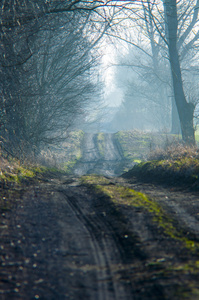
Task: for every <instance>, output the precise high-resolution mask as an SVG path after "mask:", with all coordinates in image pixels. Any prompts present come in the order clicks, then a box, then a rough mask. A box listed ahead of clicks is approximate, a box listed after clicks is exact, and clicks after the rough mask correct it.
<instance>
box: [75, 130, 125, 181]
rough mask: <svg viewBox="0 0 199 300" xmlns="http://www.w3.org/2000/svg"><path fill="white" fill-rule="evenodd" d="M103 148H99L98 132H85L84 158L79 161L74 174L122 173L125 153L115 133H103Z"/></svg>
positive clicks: (110, 174) (111, 174)
mask: <svg viewBox="0 0 199 300" xmlns="http://www.w3.org/2000/svg"><path fill="white" fill-rule="evenodd" d="M103 138H104V140H103V143H102V144H103V146H102V148H103V149H102V150H101V151H100V149H99V144H98V134H93V133H85V134H84V139H83V143H82V158H81V159H80V160H79V161H78V163H77V165H76V167H75V170H74V174H75V175H78V176H82V175H85V174H94V173H95V174H100V175H106V176H116V175H119V174H120V173H122V171H123V164H122V162H123V161H124V157H123V153H122V151H121V149H120V147H119V145H118V144H117V142H116V140H115V138H114V134H112V133H104V134H103Z"/></svg>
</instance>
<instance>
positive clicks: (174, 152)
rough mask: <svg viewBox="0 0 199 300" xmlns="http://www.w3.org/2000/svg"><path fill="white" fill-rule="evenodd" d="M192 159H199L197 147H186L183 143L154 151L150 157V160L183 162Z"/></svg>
mask: <svg viewBox="0 0 199 300" xmlns="http://www.w3.org/2000/svg"><path fill="white" fill-rule="evenodd" d="M185 158H190V159H194V160H197V159H199V149H198V148H197V147H189V146H185V145H183V144H182V143H176V144H171V145H169V146H167V147H165V148H164V149H163V148H159V147H157V148H156V149H155V150H154V151H151V152H150V154H149V155H148V160H158V161H160V160H171V161H176V160H181V159H185Z"/></svg>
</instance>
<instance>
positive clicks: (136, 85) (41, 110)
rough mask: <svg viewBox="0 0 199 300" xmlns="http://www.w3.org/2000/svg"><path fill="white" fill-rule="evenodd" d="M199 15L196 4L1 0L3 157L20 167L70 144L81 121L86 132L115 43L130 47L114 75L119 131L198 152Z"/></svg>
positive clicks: (119, 58) (115, 122)
mask: <svg viewBox="0 0 199 300" xmlns="http://www.w3.org/2000/svg"><path fill="white" fill-rule="evenodd" d="M198 6H199V3H198V1H146V0H143V1H44V0H38V1H37V0H35V1H28V0H18V1H14V0H13V1H11V0H10V1H6V0H5V1H3V2H2V5H1V11H0V16H1V48H0V62H1V66H0V72H1V82H0V87H1V107H0V112H1V113H0V124H1V127H0V130H1V146H2V148H3V149H4V150H5V151H7V152H8V153H10V154H11V155H13V156H16V157H18V158H20V156H21V155H22V153H23V154H24V155H26V154H27V153H29V154H30V153H32V154H33V155H34V156H37V155H38V154H39V153H40V152H41V149H43V148H44V147H46V146H49V145H52V144H54V143H59V142H60V141H61V140H63V139H64V138H66V137H67V133H68V130H70V128H72V126H74V124H75V122H78V123H79V127H80V129H81V122H82V124H83V123H84V121H85V119H86V115H87V114H88V112H89V111H91V110H95V109H96V107H98V110H100V105H101V110H102V114H103V104H100V102H101V99H102V98H103V90H104V88H103V86H104V78H103V70H102V69H100V68H101V67H100V65H101V58H102V57H103V55H104V53H105V52H106V50H104V48H106V45H109V44H111V45H113V46H114V45H115V47H116V48H117V49H119V48H120V45H121V48H124V47H125V52H124V51H123V53H122V51H121V52H118V53H119V54H117V58H116V64H115V66H112V67H115V69H116V71H115V73H116V75H115V77H116V82H115V84H116V85H118V86H122V89H123V92H124V97H123V99H122V105H121V107H120V108H119V110H118V112H117V113H116V114H115V117H114V120H113V121H112V123H113V124H112V125H111V126H112V127H113V130H115V131H117V130H118V129H121V128H122V123H123V122H126V123H129V124H131V125H129V126H127V129H141V130H142V129H143V130H150V129H151V128H159V130H167V132H170V133H175V134H182V140H183V141H184V142H185V144H188V145H194V144H195V136H194V133H195V130H196V128H197V116H198V108H197V104H198V35H199V32H198ZM155 118H156V119H158V118H159V121H158V120H157V121H156V122H154V119H155ZM124 120H126V121H124ZM142 120H143V121H142ZM136 122H138V124H137V123H136ZM140 122H141V123H142V124H139V123H140ZM158 122H159V124H158ZM120 124H121V127H120ZM82 126H83V125H82ZM124 128H125V126H124Z"/></svg>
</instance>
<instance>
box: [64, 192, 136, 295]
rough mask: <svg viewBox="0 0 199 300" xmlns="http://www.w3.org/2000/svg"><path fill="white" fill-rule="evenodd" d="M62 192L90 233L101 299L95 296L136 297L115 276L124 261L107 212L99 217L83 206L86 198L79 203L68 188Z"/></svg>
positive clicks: (126, 285)
mask: <svg viewBox="0 0 199 300" xmlns="http://www.w3.org/2000/svg"><path fill="white" fill-rule="evenodd" d="M61 193H63V194H65V196H66V201H67V202H68V204H69V205H70V207H71V208H72V210H73V212H74V214H75V216H76V217H77V218H78V219H79V221H80V223H81V224H82V226H83V227H84V228H85V230H86V231H87V232H88V235H89V236H90V240H89V243H90V245H91V249H92V252H93V255H94V260H95V265H96V272H97V284H98V298H96V299H99V300H111V299H113V300H122V299H133V296H132V294H131V289H130V287H128V284H126V283H124V282H121V281H120V280H119V278H117V276H116V273H117V271H119V269H120V267H121V266H122V264H123V263H122V260H121V257H120V255H121V254H120V249H119V248H118V245H117V243H116V238H115V237H114V231H113V229H112V228H110V227H109V226H107V224H105V222H104V218H105V214H104V215H103V217H99V216H98V215H97V214H96V213H95V212H93V213H92V212H89V210H88V209H85V207H84V208H83V209H82V208H81V206H82V203H83V201H81V203H80V201H77V197H74V196H69V194H70V193H69V192H68V191H67V192H64V191H61ZM82 200H83V199H82ZM84 204H85V203H84ZM113 250H114V251H113Z"/></svg>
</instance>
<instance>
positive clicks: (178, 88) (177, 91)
mask: <svg viewBox="0 0 199 300" xmlns="http://www.w3.org/2000/svg"><path fill="white" fill-rule="evenodd" d="M164 8H165V16H166V26H167V33H168V50H169V62H170V66H171V74H172V81H173V89H174V96H175V102H176V106H177V109H178V113H179V118H180V123H181V130H182V138H183V140H184V142H185V143H187V144H195V137H194V127H193V114H194V108H195V107H194V104H193V103H188V102H187V100H186V97H185V93H184V89H183V81H182V73H181V66H180V58H179V52H178V47H179V46H178V36H177V33H178V15H177V1H176V0H175V1H174V0H164ZM180 42H181V41H180V40H179V43H180Z"/></svg>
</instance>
